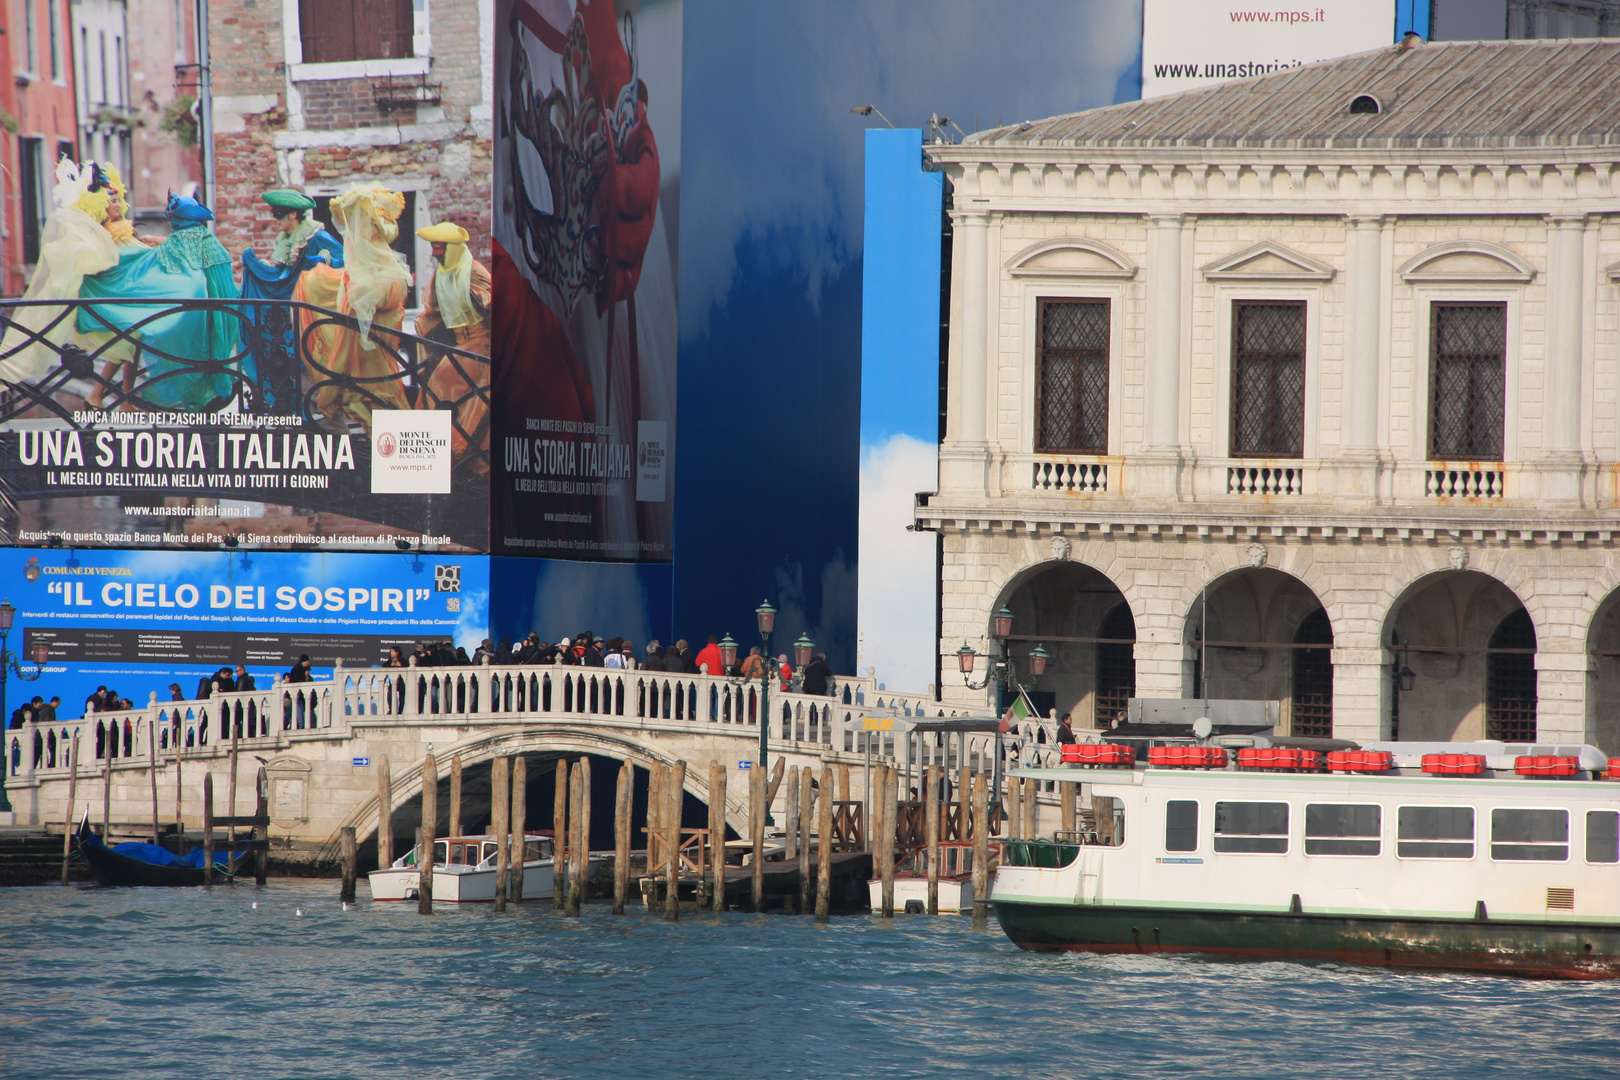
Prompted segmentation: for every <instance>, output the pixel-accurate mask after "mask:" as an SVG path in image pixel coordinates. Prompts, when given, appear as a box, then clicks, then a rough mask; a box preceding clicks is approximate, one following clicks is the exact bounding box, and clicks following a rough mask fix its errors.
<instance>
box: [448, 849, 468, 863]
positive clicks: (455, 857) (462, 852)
mask: <svg viewBox="0 0 1620 1080" xmlns="http://www.w3.org/2000/svg"><path fill="white" fill-rule="evenodd" d="M466 861H467V845H466V844H452V845H450V864H451V865H452V866H459V865H462V864H464V863H465V862H466Z"/></svg>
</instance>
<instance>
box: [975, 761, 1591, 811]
mask: <svg viewBox="0 0 1620 1080" xmlns="http://www.w3.org/2000/svg"><path fill="white" fill-rule="evenodd" d="M1007 775H1008V776H1014V777H1025V778H1029V779H1035V780H1057V781H1066V782H1068V783H1071V784H1089V785H1092V786H1093V787H1094V788H1095V789H1097V790H1103V789H1107V788H1123V787H1148V786H1153V787H1159V786H1168V787H1183V788H1187V787H1215V786H1230V787H1234V788H1236V787H1249V788H1269V789H1270V790H1273V791H1281V790H1292V791H1303V792H1309V791H1313V790H1316V791H1320V790H1324V789H1328V788H1332V787H1338V788H1340V789H1341V790H1342V789H1343V788H1344V787H1346V786H1354V787H1357V788H1364V789H1366V788H1374V787H1390V788H1400V789H1405V790H1411V789H1413V788H1415V787H1418V786H1422V787H1424V788H1425V789H1426V791H1427V794H1430V795H1433V794H1438V793H1442V792H1443V793H1444V794H1446V795H1447V796H1453V795H1457V796H1463V797H1466V796H1467V793H1468V792H1469V791H1470V790H1486V791H1489V792H1490V793H1491V796H1492V797H1493V798H1494V797H1497V796H1500V795H1501V794H1502V793H1503V792H1504V790H1512V791H1527V790H1534V791H1537V792H1548V791H1560V792H1564V793H1565V794H1566V795H1579V796H1580V797H1581V798H1582V799H1583V800H1585V799H1590V798H1593V797H1597V798H1600V799H1604V800H1606V801H1612V802H1614V803H1616V804H1620V783H1616V782H1614V781H1609V780H1578V779H1575V778H1573V777H1532V776H1494V777H1492V776H1431V775H1427V774H1423V775H1416V776H1414V775H1410V774H1407V775H1398V774H1397V775H1390V774H1387V773H1382V774H1381V773H1322V772H1294V771H1282V770H1278V771H1267V770H1259V769H1246V770H1232V769H1163V768H1138V769H1106V768H1103V769H1073V768H1055V769H1044V768H1043V769H1009V770H1008V772H1007Z"/></svg>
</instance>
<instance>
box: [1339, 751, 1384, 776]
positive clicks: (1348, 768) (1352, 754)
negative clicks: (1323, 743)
mask: <svg viewBox="0 0 1620 1080" xmlns="http://www.w3.org/2000/svg"><path fill="white" fill-rule="evenodd" d="M1327 767H1328V771H1329V772H1351V773H1355V772H1388V771H1389V770H1390V769H1393V768H1394V767H1395V755H1394V754H1393V753H1391V752H1390V751H1388V750H1329V751H1328V756H1327Z"/></svg>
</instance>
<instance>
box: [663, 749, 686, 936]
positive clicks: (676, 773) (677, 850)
mask: <svg viewBox="0 0 1620 1080" xmlns="http://www.w3.org/2000/svg"><path fill="white" fill-rule="evenodd" d="M685 795H686V762H684V761H677V762H676V763H675V766H674V768H672V769H670V772H669V796H668V798H669V812H668V813H667V814H665V815H664V820H665V821H667V822H669V825H668V829H669V862H668V864H667V868H666V876H665V886H664V918H666V919H668V920H670V921H671V922H674V921H675V920H676V919H679V918H680V917H681V809H682V803H683V802H684V800H685Z"/></svg>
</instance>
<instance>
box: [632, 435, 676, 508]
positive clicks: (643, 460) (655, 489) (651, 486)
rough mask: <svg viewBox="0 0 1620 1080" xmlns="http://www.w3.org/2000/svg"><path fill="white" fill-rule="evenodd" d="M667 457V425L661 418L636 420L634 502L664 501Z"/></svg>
mask: <svg viewBox="0 0 1620 1080" xmlns="http://www.w3.org/2000/svg"><path fill="white" fill-rule="evenodd" d="M668 458H669V425H668V424H667V423H665V422H664V421H662V420H637V421H636V502H663V501H664V489H665V485H664V471H665V465H666V464H667V461H668Z"/></svg>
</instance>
